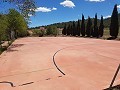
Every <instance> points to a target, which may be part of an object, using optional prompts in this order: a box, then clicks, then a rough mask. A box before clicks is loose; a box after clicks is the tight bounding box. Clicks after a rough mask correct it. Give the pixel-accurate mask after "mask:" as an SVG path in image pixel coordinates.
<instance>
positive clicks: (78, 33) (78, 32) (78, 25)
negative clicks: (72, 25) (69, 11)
mask: <svg viewBox="0 0 120 90" xmlns="http://www.w3.org/2000/svg"><path fill="white" fill-rule="evenodd" d="M77 35H78V36H80V20H79V19H78V22H77Z"/></svg>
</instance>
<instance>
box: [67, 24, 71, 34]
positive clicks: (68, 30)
mask: <svg viewBox="0 0 120 90" xmlns="http://www.w3.org/2000/svg"><path fill="white" fill-rule="evenodd" d="M67 35H70V25H68V27H67Z"/></svg>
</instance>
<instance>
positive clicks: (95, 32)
mask: <svg viewBox="0 0 120 90" xmlns="http://www.w3.org/2000/svg"><path fill="white" fill-rule="evenodd" d="M98 36H99V33H98V26H97V14H95V19H94V31H93V37H98Z"/></svg>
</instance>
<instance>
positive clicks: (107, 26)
mask: <svg viewBox="0 0 120 90" xmlns="http://www.w3.org/2000/svg"><path fill="white" fill-rule="evenodd" d="M118 18H119V19H118V20H119V26H120V13H119V14H118ZM91 19H92V23H93V24H94V18H91ZM75 22H76V24H77V21H75ZM110 22H111V18H106V19H104V26H105V27H106V28H109V26H110ZM86 23H87V19H86V20H85V24H86ZM65 24H66V25H69V24H72V21H68V22H60V23H54V24H51V25H55V26H57V27H58V28H63V27H64V25H65ZM99 24H100V19H98V26H99ZM47 26H50V25H47ZM39 27H40V26H38V27H34V29H38V28H39ZM43 27H46V26H43Z"/></svg>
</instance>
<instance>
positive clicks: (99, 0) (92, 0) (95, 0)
mask: <svg viewBox="0 0 120 90" xmlns="http://www.w3.org/2000/svg"><path fill="white" fill-rule="evenodd" d="M86 1H90V2H103V1H105V0H86Z"/></svg>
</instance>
